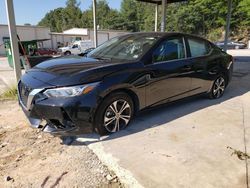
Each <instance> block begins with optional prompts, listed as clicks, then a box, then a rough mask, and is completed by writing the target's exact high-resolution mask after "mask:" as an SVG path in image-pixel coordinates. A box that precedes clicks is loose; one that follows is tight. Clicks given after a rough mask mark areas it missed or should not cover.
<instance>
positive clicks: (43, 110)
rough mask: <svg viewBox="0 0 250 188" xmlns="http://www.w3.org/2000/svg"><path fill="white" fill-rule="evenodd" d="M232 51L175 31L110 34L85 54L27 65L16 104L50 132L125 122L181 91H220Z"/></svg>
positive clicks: (117, 126) (113, 127)
mask: <svg viewBox="0 0 250 188" xmlns="http://www.w3.org/2000/svg"><path fill="white" fill-rule="evenodd" d="M232 71H233V58H232V56H230V55H228V54H227V53H226V52H224V51H222V50H221V49H220V48H218V47H217V46H215V45H214V44H213V43H211V42H209V41H207V40H205V39H202V38H200V37H196V36H192V35H187V34H181V33H133V34H128V35H124V36H120V37H117V38H113V39H111V40H109V41H107V42H105V43H104V44H102V45H101V46H99V47H97V48H96V49H94V50H93V51H92V52H90V53H89V54H88V56H87V58H82V57H79V56H70V57H65V58H55V59H52V60H49V61H45V62H43V63H41V64H38V65H37V66H36V67H34V68H33V69H30V70H29V71H27V72H26V73H25V74H24V75H23V76H22V78H21V80H20V82H19V84H18V93H19V103H20V104H21V106H22V109H23V111H24V113H25V114H26V115H27V117H28V119H29V121H30V123H31V125H32V127H35V128H41V129H42V130H43V131H45V132H49V133H52V134H55V135H76V134H82V133H87V132H92V131H94V130H95V131H97V132H98V133H99V134H100V135H105V134H109V133H113V132H117V131H119V130H122V129H124V128H125V127H127V126H128V124H129V122H130V121H131V119H132V118H133V116H134V115H135V114H136V112H138V111H140V110H142V109H145V108H149V107H152V106H156V105H159V104H163V103H167V102H171V101H176V100H179V99H182V98H185V97H189V96H193V95H197V94H206V95H208V97H210V98H211V99H217V98H220V97H221V96H222V95H223V93H224V91H225V89H226V87H227V85H228V83H229V82H230V80H231V77H232Z"/></svg>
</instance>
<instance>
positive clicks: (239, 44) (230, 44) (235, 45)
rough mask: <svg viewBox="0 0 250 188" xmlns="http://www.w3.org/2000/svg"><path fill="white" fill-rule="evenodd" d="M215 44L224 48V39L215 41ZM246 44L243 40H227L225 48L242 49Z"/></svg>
mask: <svg viewBox="0 0 250 188" xmlns="http://www.w3.org/2000/svg"><path fill="white" fill-rule="evenodd" d="M215 45H217V46H218V47H219V48H222V49H223V48H224V41H220V42H216V43H215ZM246 47H247V45H246V44H245V43H243V42H234V41H228V42H227V49H244V48H246Z"/></svg>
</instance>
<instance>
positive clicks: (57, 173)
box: [0, 101, 121, 188]
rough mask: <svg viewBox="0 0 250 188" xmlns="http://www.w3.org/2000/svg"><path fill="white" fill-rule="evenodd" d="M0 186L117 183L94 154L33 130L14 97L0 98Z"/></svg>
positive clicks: (76, 185)
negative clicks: (2, 99) (10, 98)
mask: <svg viewBox="0 0 250 188" xmlns="http://www.w3.org/2000/svg"><path fill="white" fill-rule="evenodd" d="M0 120H1V121H0V187H1V188H4V187H121V184H120V183H119V180H118V179H117V178H116V176H115V175H114V173H112V172H110V171H109V170H108V169H107V167H106V166H104V165H103V164H102V163H101V162H100V161H99V160H98V158H97V156H96V155H95V154H94V153H93V152H92V151H91V150H89V149H88V148H87V146H85V145H82V146H80V148H79V146H78V147H75V146H73V145H64V144H62V143H63V142H62V140H61V139H60V138H58V137H53V136H51V135H49V134H44V133H41V132H37V130H34V129H32V128H30V127H29V126H28V123H27V121H26V119H25V116H24V115H23V112H22V111H21V109H20V107H19V106H18V104H17V102H16V101H0Z"/></svg>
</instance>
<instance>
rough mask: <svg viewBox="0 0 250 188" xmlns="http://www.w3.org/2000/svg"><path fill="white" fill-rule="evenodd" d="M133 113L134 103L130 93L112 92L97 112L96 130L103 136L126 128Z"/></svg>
mask: <svg viewBox="0 0 250 188" xmlns="http://www.w3.org/2000/svg"><path fill="white" fill-rule="evenodd" d="M133 115H134V103H133V101H132V99H131V97H130V96H129V95H128V94H126V93H123V92H116V93H113V94H110V95H109V96H108V97H107V98H105V99H104V101H103V102H102V103H101V104H100V107H99V108H98V110H97V112H96V117H95V128H96V131H97V132H98V133H99V134H100V135H101V136H103V135H107V134H111V133H115V132H118V131H120V130H122V129H125V128H126V127H127V126H128V125H129V123H130V120H131V119H132V117H133Z"/></svg>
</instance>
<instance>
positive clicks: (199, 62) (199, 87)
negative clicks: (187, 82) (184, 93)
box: [186, 37, 218, 95]
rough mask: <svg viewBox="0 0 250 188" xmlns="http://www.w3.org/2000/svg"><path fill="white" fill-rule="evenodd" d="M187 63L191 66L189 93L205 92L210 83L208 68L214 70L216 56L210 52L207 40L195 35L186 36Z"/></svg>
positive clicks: (216, 63)
mask: <svg viewBox="0 0 250 188" xmlns="http://www.w3.org/2000/svg"><path fill="white" fill-rule="evenodd" d="M186 42H187V43H186V46H187V54H188V58H187V63H188V64H189V65H190V66H191V67H192V70H193V72H192V73H191V74H190V77H191V78H192V84H191V92H190V95H195V94H198V93H202V92H206V91H207V90H208V88H209V87H210V85H211V81H210V80H209V79H208V74H209V73H208V69H209V70H210V72H212V71H216V70H215V69H216V66H217V65H218V62H217V61H218V58H217V57H216V55H213V54H212V48H211V45H210V44H209V42H207V41H206V40H203V39H200V38H196V37H186Z"/></svg>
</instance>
